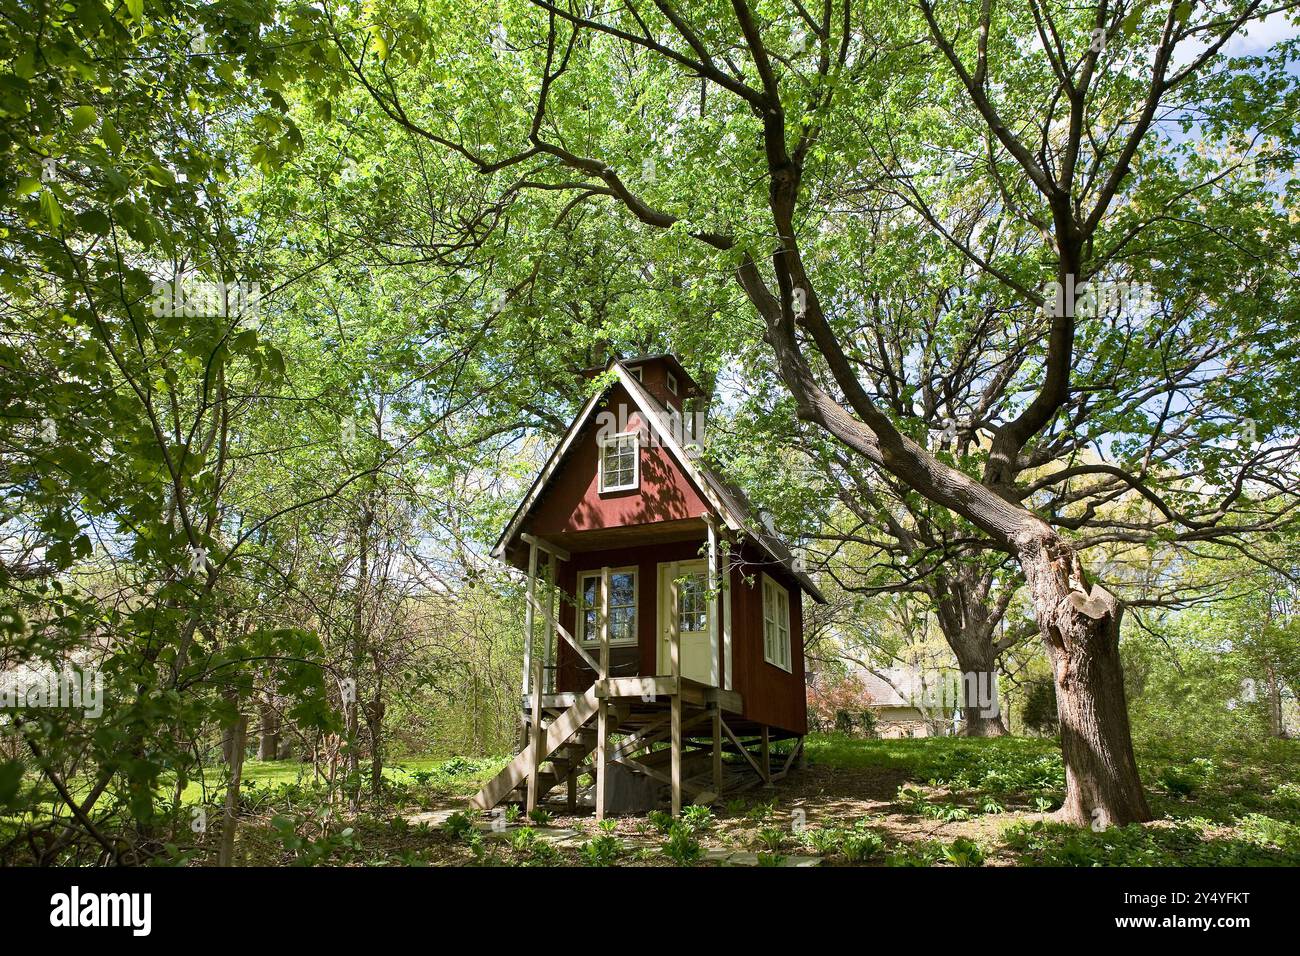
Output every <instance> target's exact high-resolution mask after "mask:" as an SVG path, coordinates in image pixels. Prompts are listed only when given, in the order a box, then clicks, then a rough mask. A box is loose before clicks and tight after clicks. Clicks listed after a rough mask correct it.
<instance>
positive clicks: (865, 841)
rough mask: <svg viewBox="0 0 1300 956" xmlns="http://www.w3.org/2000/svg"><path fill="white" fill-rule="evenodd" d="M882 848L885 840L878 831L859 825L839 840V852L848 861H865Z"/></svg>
mask: <svg viewBox="0 0 1300 956" xmlns="http://www.w3.org/2000/svg"><path fill="white" fill-rule="evenodd" d="M884 848H885V841H884V840H883V839H882V838H881V836H880V834H879V833H876V832H875V831H874V830H867V829H864V828H862V827H860V826H859V827H854V828H853V829H852V830H850V831H848V832H847V833H846V834H844V838H843V840H841V842H840V853H841V854H842V855H843V857H844V859H845V860H847V861H848V862H850V863H865V862H866V861H867V860H869V859H871V858H872V857H873V856H875V855H876V854H877V853H879V852H880V851H881V850H883V849H884Z"/></svg>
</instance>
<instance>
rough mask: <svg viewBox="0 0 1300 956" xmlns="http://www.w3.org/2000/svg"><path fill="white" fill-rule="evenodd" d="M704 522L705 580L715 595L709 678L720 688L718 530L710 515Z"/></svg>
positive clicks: (712, 602) (720, 603)
mask: <svg viewBox="0 0 1300 956" xmlns="http://www.w3.org/2000/svg"><path fill="white" fill-rule="evenodd" d="M704 522H705V525H706V526H707V527H708V529H709V549H708V550H709V554H708V569H709V570H708V575H707V576H706V578H705V580H706V581H707V584H708V589H709V594H711V595H714V594H716V597H713V598H712V599H711V600H710V602H709V603H710V604H712V605H713V609H712V611H710V612H709V661H710V663H709V676H710V677H711V678H712V679H713V686H714V687H721V686H722V664H721V661H720V651H721V648H720V647H719V643H720V642H719V640H718V625H719V624H721V620H720V618H721V614H719V612H720V611H721V610H722V592H721V591H720V590H719V588H718V529H717V527H716V526H715V525H714V522H713V517H712V516H711V515H708V514H706V515H705V516H704ZM706 606H707V605H706Z"/></svg>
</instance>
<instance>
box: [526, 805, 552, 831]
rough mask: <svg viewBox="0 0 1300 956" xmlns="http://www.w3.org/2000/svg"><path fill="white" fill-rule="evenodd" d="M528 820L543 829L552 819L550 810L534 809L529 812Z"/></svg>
mask: <svg viewBox="0 0 1300 956" xmlns="http://www.w3.org/2000/svg"><path fill="white" fill-rule="evenodd" d="M528 819H529V820H531V821H533V823H534V824H536V825H537V826H539V827H544V826H546V825H547V824H549V823H550V822H551V820H553V819H554V817H552V816H551V811H550V810H547V809H545V808H544V807H536V808H534V809H533V810H530V811H529V813H528Z"/></svg>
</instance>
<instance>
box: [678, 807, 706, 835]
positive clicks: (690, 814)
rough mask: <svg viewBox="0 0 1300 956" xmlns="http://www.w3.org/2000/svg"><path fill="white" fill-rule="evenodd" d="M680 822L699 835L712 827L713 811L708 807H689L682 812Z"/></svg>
mask: <svg viewBox="0 0 1300 956" xmlns="http://www.w3.org/2000/svg"><path fill="white" fill-rule="evenodd" d="M682 822H683V823H685V824H686V825H687V826H688V827H690V828H691V829H692V830H694V831H695V832H697V833H701V832H703V831H705V830H708V829H710V828H711V827H712V826H713V811H712V810H710V809H709V808H708V807H700V806H689V807H687V808H685V809H684V810H682Z"/></svg>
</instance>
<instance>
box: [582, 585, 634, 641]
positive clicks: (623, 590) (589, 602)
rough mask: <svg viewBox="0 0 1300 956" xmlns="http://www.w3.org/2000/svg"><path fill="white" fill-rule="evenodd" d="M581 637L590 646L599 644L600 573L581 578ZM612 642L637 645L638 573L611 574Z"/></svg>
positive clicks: (610, 623)
mask: <svg viewBox="0 0 1300 956" xmlns="http://www.w3.org/2000/svg"><path fill="white" fill-rule="evenodd" d="M580 590H581V597H582V618H581V621H582V624H581V628H582V633H581V635H580V636H581V638H582V640H583V641H585V642H587V643H589V644H595V643H598V642H599V641H600V573H599V572H596V573H589V574H584V575H582V578H581V581H580ZM609 642H610V644H635V643H636V571H634V570H631V569H623V570H619V571H610V572H609Z"/></svg>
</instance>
